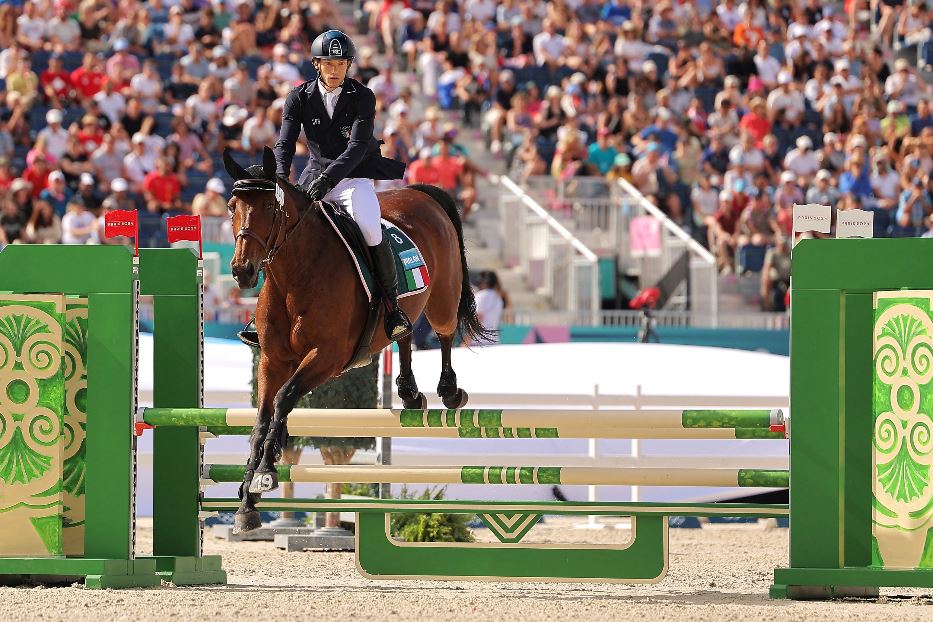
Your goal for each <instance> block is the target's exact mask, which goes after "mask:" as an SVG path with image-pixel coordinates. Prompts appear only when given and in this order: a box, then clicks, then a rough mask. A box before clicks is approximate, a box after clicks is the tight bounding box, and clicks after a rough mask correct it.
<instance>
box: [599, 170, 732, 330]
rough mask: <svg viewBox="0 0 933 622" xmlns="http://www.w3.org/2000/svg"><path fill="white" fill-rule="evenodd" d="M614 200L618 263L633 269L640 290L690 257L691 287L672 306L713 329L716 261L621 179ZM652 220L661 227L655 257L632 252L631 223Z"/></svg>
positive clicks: (716, 307)
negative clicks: (617, 212) (686, 255)
mask: <svg viewBox="0 0 933 622" xmlns="http://www.w3.org/2000/svg"><path fill="white" fill-rule="evenodd" d="M612 190H613V200H614V202H615V203H616V204H617V205H619V208H620V214H621V217H620V218H619V227H618V229H617V232H618V249H619V255H620V258H621V261H624V262H626V263H627V264H628V265H627V266H626V267H628V268H629V269H630V270H631V269H632V268H635V271H636V272H637V273H638V274H639V277H640V280H641V283H642V286H643V287H646V286H649V285H651V284H653V283H656V282H657V280H658V279H660V278H661V277H662V276H664V274H665V273H666V272H667V271H668V270H669V269H670V267H671V266H672V265H673V264H674V262H675V261H677V260H678V259H679V258H680V256H681V255H682V254H683V253H685V252H686V253H689V254H690V287H689V292H687V291H686V289H685V288H684V289H683V290H682V291H681V295H680V296H677V297H675V298H674V299H673V300H672V303H673V304H674V305H676V306H678V307H680V308H689V309H690V310H691V311H693V312H694V313H696V314H698V315H701V316H702V315H707V316H709V317H710V318H712V326H716V325H718V324H717V320H716V318H717V317H718V315H719V270H718V268H717V266H716V257H714V256H713V254H712V253H710V252H709V251H708V250H706V248H704V247H703V245H702V244H700V243H699V242H697V241H696V240H695V239H693V237H692V236H691V235H690V233H688V232H687V231H685V230H684V229H683V228H681V227H680V225H678V224H677V223H675V222H674V221H673V220H671V219H670V218H668V216H667V214H665V213H664V212H663V211H661V210H660V209H659V208H658V207H656V206H655V205H653V204H651V202H649V201H648V200H647V199H646V198H645V196H644V195H643V194H641V193H640V192H639V191H638V189H637V188H635V186H633V185H632V184H630V183H629V182H627V181H626V180H624V179H619V180H617V181H616V183H615V184H614V185H613V188H612ZM644 215H647V216H651V217H652V218H654V219H655V220H656V221H658V223H660V225H661V231H660V233H661V238H660V247H659V248H658V251H657V252H655V253H641V252H635V250H634V248H633V245H632V240H631V238H630V235H629V234H630V231H631V223H632V219H633V218H636V217H638V216H644Z"/></svg>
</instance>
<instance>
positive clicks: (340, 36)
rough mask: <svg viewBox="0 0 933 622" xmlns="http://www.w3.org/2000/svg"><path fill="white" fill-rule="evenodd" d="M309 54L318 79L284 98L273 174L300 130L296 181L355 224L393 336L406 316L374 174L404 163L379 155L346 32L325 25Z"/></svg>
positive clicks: (397, 174)
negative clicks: (302, 141) (302, 156)
mask: <svg viewBox="0 0 933 622" xmlns="http://www.w3.org/2000/svg"><path fill="white" fill-rule="evenodd" d="M311 55H312V57H313V59H314V60H313V62H314V67H315V69H316V70H317V72H318V77H317V79H315V80H309V81H307V82H305V83H304V84H301V85H300V86H297V87H295V88H294V89H292V91H291V92H290V93H289V94H288V97H287V98H286V100H285V107H284V108H283V110H282V129H281V132H280V134H279V140H278V142H276V143H275V161H276V168H277V173H278V174H279V175H282V176H284V177H286V178H288V176H289V172H290V171H291V166H292V158H293V157H294V155H295V145H296V143H297V142H298V135H299V133H300V132H301V130H302V128H303V129H304V132H305V137H306V139H307V143H308V152H309V155H310V159H309V160H308V164H307V166H305V169H304V171H302V172H301V175H300V176H299V180H298V187H299V188H300V189H301V190H303V191H304V192H305V194H307V196H308V198H309V199H311V200H312V201H322V200H326V201H329V202H331V203H334V204H336V205H337V206H338V207H340V208H343V209H344V210H346V211H347V213H348V214H350V215H351V216H352V217H353V220H354V221H356V224H357V225H359V227H360V230H361V232H362V234H363V238H364V240H365V241H366V244H367V245H368V246H369V247H370V251H371V255H372V257H373V262H374V264H375V273H376V279H377V280H378V282H379V284H380V286H381V287H382V291H383V293H384V295H385V298H386V317H385V330H386V336H387V337H388V338H389V339H390V340H392V341H397V340H399V339H402V338H404V337H406V336H408V335H410V334H411V322H410V321H409V320H408V317H406V315H405V313H404V311H402V310H401V309H400V308H399V306H398V300H397V298H398V275H397V274H396V270H395V257H394V256H393V253H392V249H391V248H390V246H389V242H388V239H387V238H386V237H384V236H383V235H382V223H381V212H380V209H379V201H378V199H377V198H376V189H375V187H374V186H373V179H401V178H402V175H403V173H404V171H405V165H404V164H403V163H401V162H398V161H396V160H391V159H389V158H385V157H383V156H382V154H381V152H380V149H379V145H380V144H381V141H378V140H376V138H375V137H374V136H373V125H374V120H375V116H376V97H375V95H374V94H373V92H372V91H371V90H370V89H368V88H366V86H364V85H363V84H361V83H360V82H357V81H356V80H354V79H352V78H348V77H347V72H348V71H349V69H350V64H351V63H352V62H353V59H354V57H355V56H356V46H355V45H354V44H353V41H352V40H351V39H350V37H348V36H347V35H346V34H344V33H343V32H341V31H339V30H328V31H327V32H324V33H323V34H321V35H319V36H318V37H317V38H316V39H315V40H314V42H313V43H312V44H311ZM254 335H255V333H251V334H250V333H246V332H245V331H244V333H241V338H243V339H244V341H246V340H248V339H250V338H252V337H254ZM256 341H257V342H258V339H257V340H256Z"/></svg>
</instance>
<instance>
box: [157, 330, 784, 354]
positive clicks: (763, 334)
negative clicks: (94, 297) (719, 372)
mask: <svg viewBox="0 0 933 622" xmlns="http://www.w3.org/2000/svg"><path fill="white" fill-rule="evenodd" d="M242 328H243V326H242V325H241V324H223V323H219V322H206V323H205V325H204V334H205V336H207V337H216V338H219V339H236V338H237V337H236V333H237V331H239V330H241V329H242ZM143 330H148V327H144V328H143ZM635 333H636V330H635V329H630V328H616V327H611V326H597V327H591V326H576V327H570V328H569V329H568V328H567V327H537V326H517V325H504V326H502V328H501V330H500V333H499V337H500V340H501V342H502V343H505V344H518V343H563V342H568V341H571V342H589V343H613V342H627V343H632V342H634V341H635ZM657 333H658V336H659V337H660V338H661V343H669V344H677V345H687V346H711V347H716V348H733V349H737V350H751V351H754V352H770V353H771V354H781V355H784V356H788V355H789V354H790V347H789V346H790V342H789V339H790V335H789V333H788V331H786V330H745V329H728V328H660V329H657Z"/></svg>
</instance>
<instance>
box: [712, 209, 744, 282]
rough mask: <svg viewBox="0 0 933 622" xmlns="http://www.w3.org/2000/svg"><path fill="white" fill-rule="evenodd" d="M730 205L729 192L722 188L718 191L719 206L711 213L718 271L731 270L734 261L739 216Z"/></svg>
mask: <svg viewBox="0 0 933 622" xmlns="http://www.w3.org/2000/svg"><path fill="white" fill-rule="evenodd" d="M732 207H733V206H732V198H731V197H730V196H729V192H728V191H727V190H723V191H722V192H720V193H719V208H718V209H717V210H716V213H715V214H713V220H714V221H715V222H716V224H715V227H716V233H715V239H716V262H717V264H718V267H719V271H720V272H727V271H731V270H732V267H733V264H734V261H735V249H736V244H737V242H738V236H737V235H736V233H737V228H738V224H739V216H738V214H737V213H736V212H735V210H734V209H733V208H732Z"/></svg>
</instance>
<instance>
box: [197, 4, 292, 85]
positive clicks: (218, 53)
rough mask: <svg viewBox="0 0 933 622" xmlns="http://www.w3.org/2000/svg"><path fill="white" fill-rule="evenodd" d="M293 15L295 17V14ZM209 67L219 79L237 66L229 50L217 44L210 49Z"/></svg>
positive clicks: (229, 74)
mask: <svg viewBox="0 0 933 622" xmlns="http://www.w3.org/2000/svg"><path fill="white" fill-rule="evenodd" d="M293 17H297V15H295V16H293ZM209 68H210V75H211V76H216V77H217V78H219V79H220V80H226V79H227V78H229V77H231V76H232V75H233V74H234V73H235V72H236V69H237V66H236V64H235V63H234V62H233V61H232V59H231V58H230V52H229V51H228V50H227V48H225V47H224V46H222V45H218V46H217V47H215V48H214V49H213V50H211V63H210V65H209Z"/></svg>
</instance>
